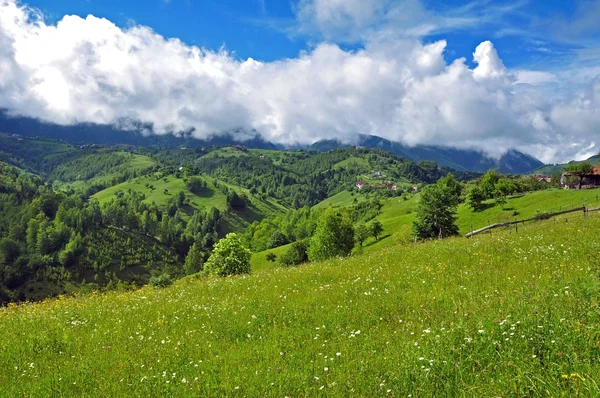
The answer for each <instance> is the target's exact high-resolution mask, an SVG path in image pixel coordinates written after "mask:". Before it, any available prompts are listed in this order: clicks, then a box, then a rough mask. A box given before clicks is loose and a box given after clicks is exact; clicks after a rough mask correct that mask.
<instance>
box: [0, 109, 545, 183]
mask: <svg viewBox="0 0 600 398" xmlns="http://www.w3.org/2000/svg"><path fill="white" fill-rule="evenodd" d="M133 126H134V127H135V129H134V130H125V129H121V128H118V127H116V126H112V125H101V124H92V123H80V124H75V125H70V126H63V125H58V124H53V123H45V122H42V121H39V120H37V119H33V118H29V117H22V116H11V115H9V114H8V112H7V111H6V110H0V132H4V133H8V134H19V135H24V136H42V137H47V138H53V139H59V140H66V141H71V142H81V143H96V144H105V145H111V144H125V145H135V146H158V147H191V148H196V147H202V146H213V145H215V146H225V145H236V144H238V145H243V146H245V147H248V148H255V149H276V150H283V149H308V150H316V151H319V152H327V151H329V150H332V149H336V148H340V147H345V146H350V144H344V143H342V142H341V141H339V140H337V139H326V140H320V141H317V142H315V143H313V144H312V145H292V146H289V147H286V146H285V145H281V144H274V143H272V142H270V141H267V140H265V139H264V138H263V137H262V136H261V135H260V133H259V132H258V131H256V130H252V131H244V130H241V129H240V130H235V131H232V132H226V133H223V134H220V135H214V136H211V137H209V138H207V139H199V138H196V137H194V136H193V135H192V133H193V131H186V132H179V133H176V134H164V135H157V134H147V133H145V131H147V130H148V129H151V127H152V126H147V125H142V124H139V123H138V124H133ZM242 133H243V134H244V136H245V137H246V138H248V139H247V140H239V139H237V136H239V135H241V134H242ZM356 145H359V146H364V147H368V148H378V149H382V150H386V151H389V152H392V153H393V154H395V155H398V156H402V157H404V158H406V159H407V160H412V161H414V162H420V161H435V162H436V163H437V164H438V165H440V166H443V167H449V168H452V169H455V170H457V171H475V172H485V171H487V170H489V169H499V170H500V171H501V172H502V173H511V174H526V173H530V172H532V171H533V170H535V169H538V168H541V167H543V166H544V163H542V162H541V161H539V160H538V159H536V158H534V157H532V156H530V155H526V154H524V153H522V152H519V151H516V150H509V151H507V152H506V153H505V154H504V155H502V157H500V158H499V159H493V158H490V157H489V156H487V155H485V154H484V153H483V152H480V151H476V150H462V149H455V148H451V147H442V146H428V145H417V146H415V147H408V146H406V145H403V144H401V143H399V142H394V141H390V140H387V139H385V138H382V137H379V136H375V135H360V136H358V140H357V142H356Z"/></svg>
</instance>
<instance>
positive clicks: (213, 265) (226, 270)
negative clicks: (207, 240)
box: [204, 233, 251, 276]
mask: <svg viewBox="0 0 600 398" xmlns="http://www.w3.org/2000/svg"><path fill="white" fill-rule="evenodd" d="M250 256H251V253H250V250H248V249H247V248H246V246H244V244H243V243H242V241H241V239H240V237H239V236H238V235H237V234H235V233H230V234H227V236H226V237H225V238H223V239H221V240H220V241H219V242H218V243H217V244H216V245H215V248H214V250H213V253H212V255H211V256H210V258H209V259H208V261H207V262H206V264H205V265H204V271H205V272H206V273H207V274H210V275H220V276H227V275H235V274H249V273H250Z"/></svg>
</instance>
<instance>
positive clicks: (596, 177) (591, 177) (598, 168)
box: [560, 164, 600, 189]
mask: <svg viewBox="0 0 600 398" xmlns="http://www.w3.org/2000/svg"><path fill="white" fill-rule="evenodd" d="M560 185H561V187H563V188H564V189H573V188H577V187H578V186H579V177H578V176H575V175H573V174H571V173H563V174H562V176H561V177H560ZM581 187H582V188H596V187H600V165H597V164H596V165H594V168H593V170H592V172H591V173H590V174H586V175H585V176H583V181H581Z"/></svg>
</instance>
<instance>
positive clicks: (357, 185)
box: [356, 181, 365, 190]
mask: <svg viewBox="0 0 600 398" xmlns="http://www.w3.org/2000/svg"><path fill="white" fill-rule="evenodd" d="M364 186H365V183H364V182H362V181H357V182H356V188H358V189H359V190H361V189H363V187H364Z"/></svg>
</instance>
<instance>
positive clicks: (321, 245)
mask: <svg viewBox="0 0 600 398" xmlns="http://www.w3.org/2000/svg"><path fill="white" fill-rule="evenodd" d="M353 247H354V227H353V226H352V222H351V221H350V220H349V219H348V217H346V216H345V215H342V214H340V213H339V212H338V211H337V210H336V209H334V208H332V207H330V208H328V209H327V210H325V212H324V213H323V215H322V216H321V218H320V220H319V224H318V225H317V229H316V232H315V234H314V236H313V237H312V239H311V241H310V249H309V251H308V258H309V260H310V261H319V260H326V259H328V258H332V257H338V256H341V257H345V256H348V255H349V254H350V252H352V248H353Z"/></svg>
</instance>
